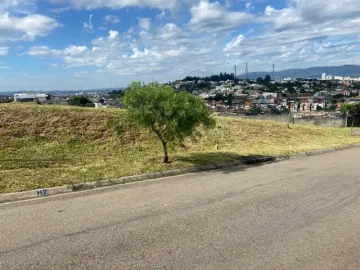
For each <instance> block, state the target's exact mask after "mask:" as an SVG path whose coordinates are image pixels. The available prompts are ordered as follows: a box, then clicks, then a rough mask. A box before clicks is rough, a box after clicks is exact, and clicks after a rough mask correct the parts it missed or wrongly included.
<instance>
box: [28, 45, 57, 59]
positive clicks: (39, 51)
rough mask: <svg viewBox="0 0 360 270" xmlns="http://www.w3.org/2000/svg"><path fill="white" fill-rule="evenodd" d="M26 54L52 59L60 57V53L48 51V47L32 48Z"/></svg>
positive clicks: (53, 50)
mask: <svg viewBox="0 0 360 270" xmlns="http://www.w3.org/2000/svg"><path fill="white" fill-rule="evenodd" d="M27 54H28V55H30V56H40V57H50V56H52V57H54V56H60V55H61V54H62V52H61V51H60V50H55V49H50V48H49V47H48V46H34V47H31V48H30V49H29V50H28V52H27Z"/></svg>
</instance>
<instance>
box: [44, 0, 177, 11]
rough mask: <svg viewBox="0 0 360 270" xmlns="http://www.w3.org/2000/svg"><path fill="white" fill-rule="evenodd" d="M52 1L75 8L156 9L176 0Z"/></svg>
mask: <svg viewBox="0 0 360 270" xmlns="http://www.w3.org/2000/svg"><path fill="white" fill-rule="evenodd" d="M50 1H51V0H50ZM52 2H54V3H59V2H60V3H61V4H68V5H71V6H72V7H74V8H76V9H80V8H83V9H89V10H90V9H97V8H112V9H121V8H125V7H149V8H156V9H172V8H173V7H174V6H175V4H176V0H166V1H164V0H61V1H59V0H52Z"/></svg>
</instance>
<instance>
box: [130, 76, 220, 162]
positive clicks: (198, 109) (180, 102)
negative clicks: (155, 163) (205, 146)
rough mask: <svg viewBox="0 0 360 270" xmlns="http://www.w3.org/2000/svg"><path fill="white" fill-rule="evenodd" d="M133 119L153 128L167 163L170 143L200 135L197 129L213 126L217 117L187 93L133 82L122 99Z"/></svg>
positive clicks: (200, 101)
mask: <svg viewBox="0 0 360 270" xmlns="http://www.w3.org/2000/svg"><path fill="white" fill-rule="evenodd" d="M123 102H124V104H125V106H126V107H127V109H128V114H129V117H130V119H132V120H134V121H136V122H137V123H139V124H140V125H141V126H143V127H146V128H149V129H151V130H152V131H153V132H154V133H155V134H156V136H157V137H158V138H159V140H160V141H161V143H162V146H163V151H164V163H168V162H169V157H168V150H167V144H168V142H172V141H173V142H175V141H180V142H181V141H182V140H183V139H185V138H186V137H189V136H191V135H198V133H196V128H197V127H199V126H203V127H205V128H212V127H214V126H215V120H214V119H213V118H212V117H211V114H210V111H209V110H208V109H207V108H206V106H205V104H204V102H203V101H202V100H201V99H200V98H199V97H195V96H193V95H191V94H189V93H187V92H176V91H174V90H173V89H172V88H171V87H168V86H164V85H160V84H158V83H151V84H149V85H144V84H141V83H139V82H134V83H132V84H131V85H130V86H129V88H128V89H127V90H126V92H125V96H124V99H123Z"/></svg>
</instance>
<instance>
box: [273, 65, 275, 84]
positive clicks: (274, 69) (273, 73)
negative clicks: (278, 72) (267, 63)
mask: <svg viewBox="0 0 360 270" xmlns="http://www.w3.org/2000/svg"><path fill="white" fill-rule="evenodd" d="M272 79H273V80H274V81H275V65H274V64H273V77H272Z"/></svg>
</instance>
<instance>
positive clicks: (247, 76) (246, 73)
mask: <svg viewBox="0 0 360 270" xmlns="http://www.w3.org/2000/svg"><path fill="white" fill-rule="evenodd" d="M245 75H246V80H248V79H249V69H248V63H246V66H245Z"/></svg>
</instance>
